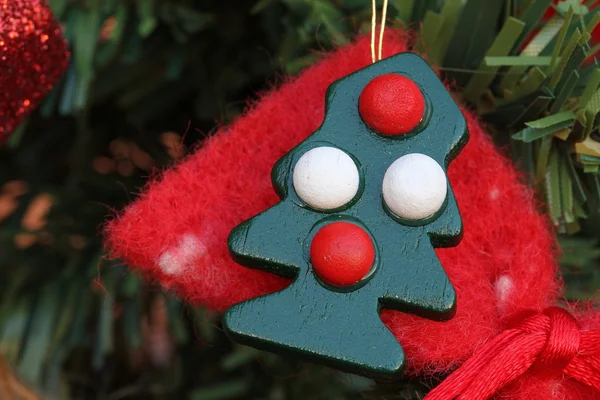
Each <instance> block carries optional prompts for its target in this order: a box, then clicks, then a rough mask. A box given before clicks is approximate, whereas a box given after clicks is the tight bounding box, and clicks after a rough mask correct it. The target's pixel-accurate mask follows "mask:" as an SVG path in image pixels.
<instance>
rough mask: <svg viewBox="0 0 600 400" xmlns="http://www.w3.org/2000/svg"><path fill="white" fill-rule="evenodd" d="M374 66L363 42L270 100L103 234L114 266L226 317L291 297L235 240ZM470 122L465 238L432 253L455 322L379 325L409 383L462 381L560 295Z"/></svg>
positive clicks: (540, 231)
mask: <svg viewBox="0 0 600 400" xmlns="http://www.w3.org/2000/svg"><path fill="white" fill-rule="evenodd" d="M384 43H385V47H384V50H385V51H384V56H391V55H393V54H396V53H399V52H402V51H406V49H407V35H406V34H405V33H403V32H401V31H392V32H388V34H387V36H386V38H385V42H384ZM370 62H371V59H370V50H369V40H368V39H367V38H362V39H359V40H357V41H356V42H354V43H352V44H350V45H347V46H345V47H342V48H339V49H337V50H335V51H333V52H331V53H328V54H323V57H322V60H321V61H320V62H318V63H316V64H315V65H313V66H311V67H309V68H308V69H306V70H305V71H304V72H302V73H301V74H300V75H299V76H298V77H295V78H290V79H288V80H286V81H285V82H282V83H281V84H280V85H278V86H277V87H274V88H273V90H271V91H269V92H267V93H265V94H263V95H262V96H261V98H260V100H258V101H256V102H254V103H253V104H251V105H250V106H249V107H248V110H247V111H246V112H245V113H244V115H242V116H241V117H240V118H239V119H237V121H235V122H234V123H233V124H231V125H230V126H227V127H223V128H221V130H220V131H219V132H218V133H217V134H215V135H214V136H212V137H210V138H209V139H207V140H206V141H205V143H204V144H203V146H202V147H201V148H200V149H198V150H197V151H196V152H195V153H193V154H191V155H190V156H188V157H187V158H186V159H185V160H184V161H183V162H181V163H180V164H178V165H177V166H175V167H174V168H171V169H168V170H167V171H165V172H164V173H163V174H162V175H161V176H160V177H159V178H157V179H155V180H154V181H152V182H150V183H149V184H148V186H147V187H146V188H145V189H144V190H143V192H142V193H141V195H140V197H139V198H138V199H137V200H136V201H135V202H133V203H132V204H131V205H129V206H128V207H127V208H126V209H125V210H124V211H123V212H122V213H121V214H120V215H119V216H117V217H116V218H115V219H113V220H112V221H110V222H109V223H108V224H107V226H106V244H107V249H108V251H109V253H110V255H111V256H112V257H115V258H120V259H123V260H124V261H125V262H126V263H127V264H128V265H130V266H131V267H133V268H135V269H137V270H139V271H142V272H143V273H145V274H146V275H148V276H150V277H151V278H152V279H154V280H156V281H158V282H160V284H162V285H163V286H164V287H166V288H168V289H170V290H174V291H175V292H176V293H177V294H178V295H179V296H180V297H182V298H183V299H184V300H185V301H187V302H189V303H191V304H195V305H203V306H206V307H210V308H212V309H215V310H219V311H222V310H225V309H226V308H227V307H229V306H231V305H232V304H234V303H237V302H240V301H242V300H246V299H249V298H252V297H256V296H258V295H262V294H266V293H270V292H274V291H277V290H279V289H281V288H283V287H285V286H286V285H287V281H286V280H285V279H283V278H280V277H277V276H275V275H272V274H269V273H266V272H263V271H258V270H253V269H249V268H245V267H242V266H240V265H238V264H236V263H235V262H234V261H233V260H232V259H231V258H230V256H229V253H228V249H227V237H228V234H229V232H230V231H231V230H232V229H233V228H234V227H235V226H236V225H237V224H239V223H240V222H242V221H244V220H246V219H248V218H250V217H252V216H254V215H256V214H257V213H259V212H261V211H263V210H265V209H266V208H268V207H270V206H272V205H274V204H275V203H277V202H278V200H279V199H278V197H277V195H276V194H275V192H274V190H273V188H272V185H271V175H270V172H271V168H272V167H273V165H274V164H275V162H276V161H277V160H278V159H279V158H280V157H282V156H283V155H284V154H286V152H288V151H289V150H291V149H292V148H293V147H294V146H295V145H296V144H298V143H299V142H300V141H302V140H303V139H305V138H306V137H307V136H308V135H310V134H311V133H312V132H313V131H314V130H315V129H316V128H318V127H319V125H320V124H321V122H322V120H323V116H324V110H325V91H326V89H327V87H328V86H329V85H330V84H331V83H332V82H334V81H335V80H337V79H340V78H342V77H344V76H346V75H348V74H350V73H352V72H354V71H356V70H358V69H360V68H363V67H365V66H367V65H368V64H369V63H370ZM463 113H464V116H465V118H466V120H467V123H468V128H469V131H470V141H469V143H468V144H467V146H466V147H465V149H464V150H463V151H462V152H461V153H460V154H459V155H458V157H457V158H456V160H455V161H453V162H452V163H451V164H450V167H449V170H448V176H449V180H450V183H451V185H452V187H453V190H454V193H455V196H456V199H457V202H458V206H459V209H460V212H461V215H462V219H463V224H464V237H463V239H462V241H461V243H460V244H459V245H458V246H456V247H453V248H447V249H437V250H436V253H437V254H438V256H439V259H440V261H441V263H442V265H443V267H444V269H445V270H446V272H447V274H448V276H449V277H450V280H451V282H452V284H453V285H454V287H455V289H456V292H457V297H458V300H457V302H458V307H457V313H456V316H455V317H454V318H453V319H451V320H450V321H448V322H435V321H430V320H427V319H423V318H420V317H417V316H413V315H408V314H403V313H400V312H397V311H391V310H383V312H382V315H381V317H382V320H383V321H384V323H385V324H386V325H387V326H388V327H389V329H390V330H391V331H392V332H393V333H394V335H395V336H396V337H397V338H398V340H399V342H400V343H401V344H402V346H403V348H404V349H405V351H406V354H407V362H408V366H407V373H409V374H420V375H423V374H425V375H427V374H432V373H439V372H449V371H451V370H453V369H454V368H456V367H458V366H459V365H460V364H462V363H463V362H464V361H465V360H466V359H468V358H469V357H470V356H472V355H473V353H474V352H475V350H476V349H477V348H479V347H480V346H482V345H483V344H484V343H486V342H488V341H489V340H490V339H492V338H493V337H495V336H497V335H498V334H499V333H501V332H502V331H503V330H504V329H505V325H504V321H503V317H504V316H506V315H508V314H510V313H513V312H517V311H520V310H523V309H533V310H539V311H541V310H542V309H544V308H546V307H548V306H550V305H553V304H554V303H555V302H556V300H557V298H558V297H559V296H560V290H561V282H560V280H559V279H558V278H557V276H558V270H557V265H556V261H555V260H556V247H555V242H554V239H553V235H552V234H551V233H550V231H549V226H548V223H547V220H546V219H545V217H543V216H542V214H541V213H540V212H539V211H538V208H537V207H536V204H535V201H534V197H533V194H532V192H531V191H530V190H529V189H528V188H527V187H526V185H524V184H523V183H522V182H521V179H520V178H521V177H520V176H519V174H518V173H517V172H516V171H515V169H514V168H513V166H512V163H511V161H510V160H509V159H507V158H506V157H505V156H504V155H502V154H501V153H500V152H499V151H498V150H497V149H496V148H495V147H494V145H493V143H492V142H491V140H490V138H489V136H488V134H487V133H486V132H485V127H484V126H483V125H482V124H481V122H480V121H479V120H478V119H477V118H476V117H475V116H474V114H472V113H471V112H470V111H468V110H466V109H463ZM574 312H575V314H577V311H574ZM578 315H579V314H578ZM580 323H581V326H582V329H598V328H599V327H600V320H599V318H598V317H597V316H594V317H585V313H583V317H581V319H580ZM502 396H506V398H511V399H580V398H581V399H584V398H585V399H594V398H599V399H600V395H598V393H596V392H594V391H593V390H592V389H589V388H587V387H586V386H583V385H581V384H578V383H576V382H574V381H573V380H568V379H566V378H564V377H561V376H559V377H553V378H549V379H545V380H544V379H541V380H540V379H538V378H531V377H529V378H528V376H527V374H525V376H524V377H522V378H520V379H517V380H516V382H514V383H513V384H511V385H509V386H508V387H506V388H505V389H504V392H503V393H502ZM503 398H504V397H503Z"/></svg>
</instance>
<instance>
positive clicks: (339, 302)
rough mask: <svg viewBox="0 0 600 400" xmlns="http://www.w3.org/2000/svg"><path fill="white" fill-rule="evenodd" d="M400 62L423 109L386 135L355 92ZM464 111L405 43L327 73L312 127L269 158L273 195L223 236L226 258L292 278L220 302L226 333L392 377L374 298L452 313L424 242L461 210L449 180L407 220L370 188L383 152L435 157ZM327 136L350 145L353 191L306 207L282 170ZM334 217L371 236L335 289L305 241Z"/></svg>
mask: <svg viewBox="0 0 600 400" xmlns="http://www.w3.org/2000/svg"><path fill="white" fill-rule="evenodd" d="M386 73H400V74H404V75H406V76H408V77H410V78H411V79H413V80H414V81H415V82H416V83H417V84H418V85H419V86H420V88H421V90H422V91H423V93H424V94H425V95H426V97H427V103H428V112H427V114H426V118H425V119H424V123H423V124H421V125H420V126H419V128H417V129H416V132H415V133H414V134H409V135H405V136H403V137H400V138H398V137H397V138H386V137H383V136H380V135H378V134H376V133H375V132H373V131H372V130H370V129H369V128H368V127H367V126H366V125H365V123H364V122H363V121H362V119H361V118H360V115H359V112H358V98H359V96H360V93H361V91H362V89H363V88H364V86H365V85H366V84H367V83H368V82H369V81H371V79H373V78H374V77H376V76H378V75H382V74H386ZM467 137H468V133H467V127H466V123H465V120H464V118H463V116H462V114H461V112H460V110H459V109H458V107H457V106H456V104H455V103H454V101H453V100H452V98H451V97H450V95H449V94H448V92H447V91H446V89H445V88H444V86H443V85H442V83H441V82H440V81H439V80H438V78H437V76H436V75H435V73H434V72H433V71H432V70H431V69H430V68H429V66H428V65H427V64H426V63H425V62H424V61H423V60H422V59H421V58H420V57H418V56H417V55H414V54H411V53H404V54H400V55H397V56H395V57H392V58H389V59H386V60H383V61H380V62H378V63H376V64H373V65H371V66H369V67H367V68H365V69H362V70H360V71H358V72H356V73H354V74H352V75H350V76H348V77H346V78H344V79H341V80H339V81H337V82H335V83H334V84H333V85H331V86H330V87H329V90H328V91H327V112H326V116H325V120H324V122H323V124H322V125H321V127H320V128H319V129H318V130H317V131H316V132H315V133H313V134H312V135H311V136H310V137H308V138H307V139H306V140H305V141H304V142H302V143H301V144H299V145H298V146H296V147H295V148H294V149H293V150H292V151H291V152H290V153H288V154H287V155H286V156H284V157H283V158H282V159H281V160H279V161H278V162H277V164H276V165H275V167H274V168H273V172H272V179H273V184H274V186H275V190H276V191H277V193H278V194H279V196H280V197H281V199H282V201H281V202H280V203H278V204H277V205H275V206H274V207H272V208H270V209H268V210H266V211H265V212H263V213H261V214H259V215H257V216H256V217H254V218H252V219H250V220H248V221H246V222H244V223H242V224H241V225H239V226H238V227H236V228H235V229H234V231H233V232H232V233H231V235H230V237H229V248H230V250H231V254H232V255H233V257H234V259H236V260H237V261H239V262H240V263H242V264H244V265H245V266H248V267H251V268H257V269H261V270H266V271H269V272H272V273H275V274H278V275H281V276H284V277H288V278H292V279H293V282H292V283H291V284H290V286H288V287H287V288H285V289H283V290H282V291H280V292H277V293H273V294H269V295H265V296H262V297H259V298H255V299H252V300H249V301H246V302H243V303H240V304H237V305H235V306H233V307H231V308H230V309H229V310H228V311H227V313H226V315H225V317H224V325H225V328H226V331H227V332H228V333H229V334H230V335H231V336H232V337H233V338H234V339H235V340H237V341H239V342H241V343H244V344H248V345H251V346H255V347H258V348H262V349H265V350H272V351H275V352H284V351H289V353H292V354H293V355H296V356H299V357H303V358H307V359H312V360H315V361H317V362H321V363H325V364H328V365H330V366H332V367H335V368H338V369H341V370H345V371H349V372H354V373H358V374H364V375H369V376H374V377H379V378H382V377H388V378H389V377H397V376H398V375H399V374H400V373H401V371H402V367H403V364H404V352H403V350H402V347H401V346H400V344H399V343H398V341H397V340H396V338H395V337H394V336H393V335H392V333H391V332H390V331H389V330H388V329H387V327H386V326H385V325H384V324H383V323H382V322H381V319H380V318H379V310H380V309H381V308H382V307H383V308H392V309H395V310H399V311H403V312H409V313H414V314H418V315H420V316H423V317H426V318H431V319H434V320H447V319H449V318H451V317H452V316H453V315H454V312H455V307H456V295H455V292H454V288H453V287H452V284H451V283H450V281H449V280H448V277H447V276H446V274H445V272H444V270H443V268H442V266H441V265H440V262H439V260H438V258H437V256H436V254H435V251H434V247H445V246H454V245H456V244H457V243H458V241H459V240H460V237H461V233H462V221H461V218H460V214H459V211H458V207H457V205H456V200H455V198H454V195H453V193H452V190H451V188H450V187H449V188H448V196H447V199H446V204H445V206H444V208H443V210H442V211H441V213H439V215H437V218H435V217H434V218H430V219H428V220H427V221H421V224H420V225H419V224H414V223H412V224H411V225H417V226H410V225H409V224H404V223H402V221H399V220H397V219H395V218H392V216H390V215H389V213H388V212H387V211H386V209H385V207H384V205H383V201H382V194H381V185H382V182H383V176H384V174H385V171H386V170H387V168H388V167H389V166H390V164H391V163H392V162H393V161H395V160H396V159H398V158H399V157H401V156H403V155H405V154H408V153H424V154H427V155H429V156H430V157H432V158H433V159H435V160H436V161H437V162H438V163H439V164H440V165H442V166H443V168H444V169H446V168H447V166H448V164H449V162H450V161H451V160H452V159H453V158H454V157H455V156H456V155H457V154H458V152H459V151H460V149H461V148H462V147H463V146H464V145H465V143H466V141H467ZM322 145H328V146H335V147H338V148H340V149H342V150H344V151H346V152H347V153H348V154H350V155H351V156H352V157H353V158H354V159H355V161H356V163H357V166H358V168H359V171H360V173H361V186H360V190H359V193H358V194H357V196H356V198H355V199H354V200H353V201H352V202H351V203H350V204H349V205H347V206H346V207H345V208H344V209H340V210H334V211H332V212H323V211H315V210H313V209H311V208H310V207H309V206H307V205H305V204H304V203H303V202H302V201H301V200H300V199H299V198H298V196H297V195H296V193H295V191H294V187H293V183H292V171H293V166H294V165H295V163H296V161H297V160H298V159H299V158H300V157H301V156H302V154H304V153H305V152H306V151H307V150H308V149H310V148H313V147H316V146H322ZM339 220H346V221H349V222H353V223H357V224H359V225H361V226H363V227H364V228H365V229H366V230H367V232H369V234H370V235H371V236H372V238H373V241H374V243H375V247H376V254H377V255H376V262H375V265H374V267H373V269H372V271H371V273H370V274H369V275H368V276H367V277H366V278H365V279H363V280H362V281H361V282H359V283H358V284H356V285H354V286H352V287H350V288H345V289H343V290H342V289H338V288H332V287H329V286H327V285H325V284H323V283H321V282H320V280H319V279H318V277H316V276H315V274H314V273H313V271H312V269H311V266H310V258H309V247H310V241H311V238H312V236H313V235H314V234H315V233H316V231H317V230H318V228H319V227H321V226H322V225H324V224H327V223H329V222H332V221H339Z"/></svg>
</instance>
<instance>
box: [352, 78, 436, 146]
mask: <svg viewBox="0 0 600 400" xmlns="http://www.w3.org/2000/svg"><path fill="white" fill-rule="evenodd" d="M358 109H359V112H360V115H361V117H362V119H363V121H365V123H366V124H367V125H369V127H371V128H372V129H373V130H375V131H376V132H378V133H381V134H383V135H388V136H394V135H403V134H405V133H409V132H410V131H412V130H413V129H415V128H416V127H417V126H418V125H419V123H420V122H421V120H422V119H423V114H424V113H425V98H424V96H423V93H422V92H421V89H419V87H418V86H417V84H416V83H415V82H413V81H412V80H411V79H409V78H407V77H405V76H403V75H399V74H386V75H381V76H378V77H376V78H375V79H373V80H372V81H371V82H369V83H368V84H367V86H365V88H364V89H363V91H362V93H361V95H360V99H359V101H358Z"/></svg>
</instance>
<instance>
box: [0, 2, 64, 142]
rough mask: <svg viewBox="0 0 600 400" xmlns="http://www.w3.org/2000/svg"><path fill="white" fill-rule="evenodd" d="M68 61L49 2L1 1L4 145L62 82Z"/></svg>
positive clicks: (0, 102) (0, 76)
mask: <svg viewBox="0 0 600 400" xmlns="http://www.w3.org/2000/svg"><path fill="white" fill-rule="evenodd" d="M68 58H69V53H68V51H67V45H66V42H65V40H64V39H63V37H62V35H61V31H60V28H59V26H58V24H57V23H56V20H55V19H54V17H53V16H52V12H51V11H50V8H49V7H48V4H46V2H44V1H42V0H0V87H1V88H2V92H1V93H0V144H1V143H2V142H4V140H6V138H7V137H8V135H9V134H10V133H11V132H12V131H13V130H14V129H15V128H16V127H17V125H18V124H19V123H20V122H21V121H22V120H23V118H25V116H26V115H27V114H28V113H29V112H30V111H31V110H32V109H34V108H35V107H36V106H37V105H38V104H39V103H40V101H41V100H42V98H43V97H44V96H45V95H46V93H48V91H49V90H50V89H51V88H52V86H53V85H54V84H55V83H56V81H58V79H59V78H60V76H61V75H62V74H63V72H64V70H65V69H66V67H67V62H68Z"/></svg>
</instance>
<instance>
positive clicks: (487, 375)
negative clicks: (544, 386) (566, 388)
mask: <svg viewBox="0 0 600 400" xmlns="http://www.w3.org/2000/svg"><path fill="white" fill-rule="evenodd" d="M526 371H530V372H532V373H534V374H535V376H536V377H539V378H541V379H544V378H552V377H556V376H560V375H563V374H564V375H566V376H568V377H571V378H573V379H575V380H577V381H579V382H581V383H583V384H586V385H588V386H590V387H592V388H594V389H595V390H597V391H599V392H600V330H593V331H586V332H582V331H581V328H580V326H579V324H578V323H577V321H576V320H575V318H574V317H573V316H572V315H571V314H569V312H567V311H566V310H564V309H562V308H560V307H549V308H547V309H545V310H544V311H543V312H541V313H539V312H534V311H527V312H524V313H521V314H519V315H518V316H516V317H514V319H513V320H512V323H511V324H510V325H509V327H508V329H506V330H505V331H503V332H502V333H500V334H499V335H498V336H496V337H494V338H493V339H492V340H490V341H489V342H488V343H486V344H485V345H484V346H482V347H481V348H479V349H478V350H477V351H476V352H475V354H474V355H473V356H472V357H471V358H470V359H468V360H467V361H466V362H465V363H464V364H463V365H461V366H460V368H458V369H457V370H456V371H454V372H453V373H452V374H451V375H450V376H449V377H448V378H447V379H446V380H444V381H443V382H442V383H441V384H440V385H439V386H438V387H436V388H435V389H433V390H432V391H431V392H430V393H429V394H428V395H427V396H426V397H425V400H451V399H460V400H484V399H489V398H490V397H492V396H493V395H494V394H496V393H497V392H498V391H499V390H500V389H502V387H504V386H505V385H507V384H509V383H511V382H513V381H514V380H516V379H517V378H519V377H520V376H521V375H523V374H524V373H525V372H526Z"/></svg>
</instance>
